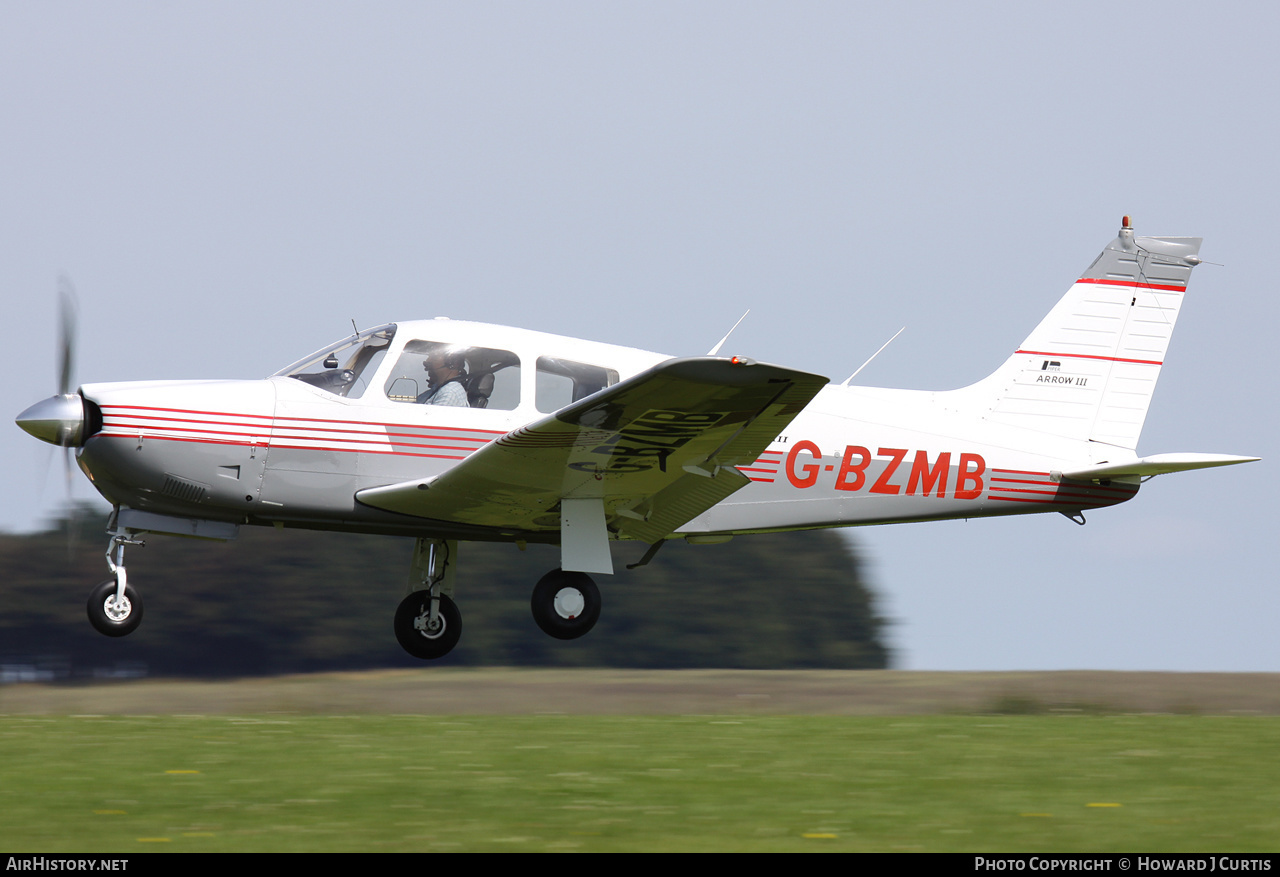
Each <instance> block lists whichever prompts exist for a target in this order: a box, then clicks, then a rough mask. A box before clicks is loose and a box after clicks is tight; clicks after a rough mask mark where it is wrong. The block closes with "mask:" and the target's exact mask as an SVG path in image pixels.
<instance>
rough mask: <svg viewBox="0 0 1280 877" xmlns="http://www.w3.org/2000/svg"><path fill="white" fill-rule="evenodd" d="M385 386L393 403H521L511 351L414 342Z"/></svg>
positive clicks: (506, 406) (507, 405)
mask: <svg viewBox="0 0 1280 877" xmlns="http://www.w3.org/2000/svg"><path fill="white" fill-rule="evenodd" d="M385 390H386V393H387V398H388V399H390V400H391V401H392V402H411V403H417V404H424V405H445V406H454V407H459V408H463V407H465V408H493V409H495V410H499V411H510V410H511V409H513V408H515V407H516V406H517V405H519V404H520V358H519V357H518V356H516V355H515V354H514V353H512V352H511V351H510V350H494V349H492V348H489V347H467V346H465V345H459V344H449V343H445V342H442V341H410V342H409V343H408V344H406V345H405V346H404V352H403V353H401V354H400V358H399V359H398V360H396V364H395V367H394V368H393V369H392V370H391V374H390V376H389V377H388V378H387V383H386V387H385Z"/></svg>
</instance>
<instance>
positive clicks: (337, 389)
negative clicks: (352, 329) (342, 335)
mask: <svg viewBox="0 0 1280 877" xmlns="http://www.w3.org/2000/svg"><path fill="white" fill-rule="evenodd" d="M395 335H396V325H395V323H387V324H386V325H385V326H377V327H375V328H373V329H366V330H365V331H363V332H360V333H358V334H356V335H352V336H351V337H350V338H347V339H344V340H342V341H339V342H338V343H337V344H332V345H330V346H328V347H325V348H323V349H321V350H318V351H317V352H315V353H313V354H312V355H311V356H308V357H307V358H306V359H301V360H298V361H297V362H295V363H294V364H293V365H290V366H288V367H286V368H283V369H281V370H280V371H278V372H276V373H275V375H273V377H289V378H296V379H297V380H300V381H302V382H303V383H305V384H310V385H311V386H313V387H319V388H320V389H321V390H325V391H327V392H330V393H333V394H334V395H336V396H345V397H347V398H348V399H359V398H360V397H361V396H362V395H364V391H365V390H366V389H368V386H369V379H370V378H372V377H373V375H374V373H375V372H376V371H377V370H378V365H379V364H380V363H381V362H382V358H383V357H384V356H385V355H386V353H387V348H389V347H390V346H391V339H392V338H394V337H395Z"/></svg>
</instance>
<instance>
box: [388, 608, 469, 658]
mask: <svg viewBox="0 0 1280 877" xmlns="http://www.w3.org/2000/svg"><path fill="white" fill-rule="evenodd" d="M395 630H396V641H397V642H399V643H400V647H401V648H403V649H404V650H405V651H406V652H408V653H409V654H411V655H413V656H414V657H415V658H422V659H423V660H428V661H429V660H431V659H433V658H443V657H444V656H445V655H447V654H449V652H450V651H452V650H453V647H454V646H456V645H457V644H458V639H459V638H460V637H461V636H462V613H461V612H459V611H458V607H457V606H456V605H455V604H454V602H453V601H452V600H450V599H449V598H448V597H446V596H445V595H444V594H441V595H440V610H439V612H437V613H436V620H435V623H434V624H432V622H431V592H430V591H414V592H413V593H412V594H410V595H409V596H407V597H405V598H404V599H403V600H401V601H400V606H399V608H397V609H396V619H395Z"/></svg>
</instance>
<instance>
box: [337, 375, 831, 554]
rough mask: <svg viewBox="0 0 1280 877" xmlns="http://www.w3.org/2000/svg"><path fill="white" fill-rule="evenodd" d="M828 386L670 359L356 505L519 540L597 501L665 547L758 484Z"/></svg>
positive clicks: (635, 533)
mask: <svg viewBox="0 0 1280 877" xmlns="http://www.w3.org/2000/svg"><path fill="white" fill-rule="evenodd" d="M826 383H827V379H826V378H824V377H821V376H819V375H813V374H808V373H807V372H800V371H794V370H792V369H786V368H781V367H779V366H773V365H765V364H762V363H755V362H752V361H750V360H744V359H740V358H736V357H735V358H733V359H725V358H719V357H697V358H689V359H671V360H667V361H666V362H664V363H661V364H659V365H657V366H654V367H653V368H651V369H649V370H648V371H646V372H642V373H641V374H638V375H636V376H634V377H632V378H628V379H627V380H625V381H622V382H620V383H618V384H615V385H614V386H612V387H610V388H608V389H606V390H603V391H601V392H599V393H596V394H594V395H591V396H589V397H587V398H586V399H583V400H581V401H579V402H575V403H573V404H572V405H568V406H566V407H564V408H562V409H560V410H559V411H557V412H555V413H554V414H551V415H548V416H547V417H544V418H542V419H541V420H537V421H534V422H533V423H531V424H529V425H528V426H523V427H520V428H519V429H516V430H513V431H512V432H509V433H507V434H506V435H504V436H502V437H501V438H499V439H497V440H496V441H494V442H491V443H490V444H488V445H485V446H484V447H482V448H480V449H479V450H477V451H476V452H475V453H473V454H471V455H470V456H469V457H467V458H466V459H465V460H463V461H462V462H461V463H459V464H458V465H457V466H455V467H454V468H452V469H450V470H449V471H447V472H445V473H443V474H442V475H439V476H437V477H436V478H433V479H420V480H414V481H406V482H402V483H400V484H391V485H387V486H385V487H371V488H367V489H365V490H361V491H359V492H357V493H356V499H357V500H359V501H360V502H362V503H364V504H365V505H369V506H373V507H375V508H380V509H385V510H387V511H392V512H399V513H401V514H406V515H414V516H416V517H421V518H430V519H432V520H438V521H450V522H457V523H465V524H474V525H479V526H486V527H494V528H499V529H501V530H502V531H504V532H508V533H510V534H512V535H514V534H516V533H518V532H521V531H557V530H559V529H560V515H559V503H560V500H561V499H562V498H564V497H574V498H586V497H600V498H602V499H603V500H604V505H605V516H606V519H607V521H608V524H609V528H610V530H612V531H613V532H615V533H617V534H618V535H619V536H620V537H623V538H631V539H642V540H644V541H646V542H650V543H653V542H656V541H658V540H660V539H662V538H664V537H666V536H668V535H670V534H671V532H673V531H674V530H675V529H677V528H678V527H680V526H681V525H682V524H684V523H685V522H687V521H689V520H691V519H693V518H695V517H697V516H698V515H699V514H701V513H702V512H704V511H706V510H707V509H709V508H711V507H712V506H713V505H715V504H716V503H718V502H720V500H722V499H724V498H725V497H727V496H729V495H730V494H731V493H733V492H734V491H736V490H738V489H740V488H741V487H743V486H745V485H746V484H748V483H749V480H748V479H747V478H746V476H744V475H743V474H742V473H740V472H738V471H737V469H735V468H734V467H736V466H742V465H747V464H749V463H751V462H753V461H755V459H756V458H757V457H758V456H759V455H760V452H761V451H763V450H764V449H765V448H767V447H768V446H769V444H770V443H771V442H772V441H773V439H774V438H775V437H776V436H777V435H778V434H779V433H780V432H782V431H783V430H784V429H785V428H786V426H787V424H789V423H790V422H791V420H792V419H793V418H794V417H795V416H796V415H797V414H799V413H800V411H802V410H803V409H804V407H805V406H806V405H807V404H808V403H809V401H810V400H811V399H813V397H814V396H816V395H817V394H818V391H819V390H821V389H822V387H823V386H824V385H825V384H826Z"/></svg>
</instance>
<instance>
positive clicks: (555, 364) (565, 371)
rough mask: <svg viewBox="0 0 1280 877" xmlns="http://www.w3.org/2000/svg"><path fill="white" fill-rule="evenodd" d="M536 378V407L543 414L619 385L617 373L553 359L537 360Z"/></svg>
mask: <svg viewBox="0 0 1280 877" xmlns="http://www.w3.org/2000/svg"><path fill="white" fill-rule="evenodd" d="M537 377H538V380H537V389H536V391H535V393H534V404H535V405H536V406H537V409H538V410H539V411H541V412H542V413H544V414H550V413H551V412H552V411H558V410H560V409H561V408H563V407H564V406H566V405H568V404H570V403H572V402H577V401H578V400H579V399H585V398H587V397H588V396H590V395H591V394H592V393H598V392H600V391H601V390H603V389H604V388H605V387H611V386H613V385H614V384H616V383H617V382H618V372H617V371H615V370H614V369H611V368H601V367H600V366H598V365H586V364H585V363H581V362H573V361H571V360H568V359H557V358H555V357H550V356H540V357H538V373H537Z"/></svg>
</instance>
